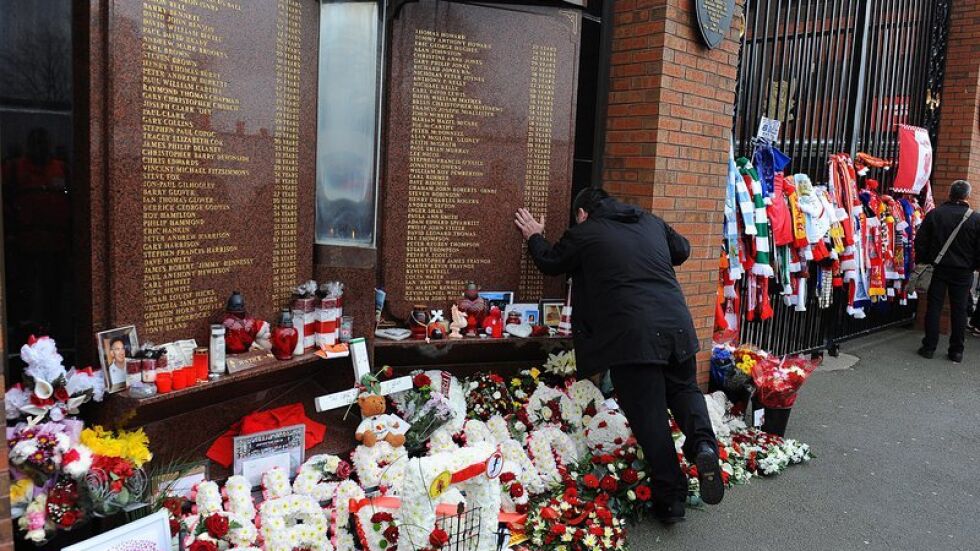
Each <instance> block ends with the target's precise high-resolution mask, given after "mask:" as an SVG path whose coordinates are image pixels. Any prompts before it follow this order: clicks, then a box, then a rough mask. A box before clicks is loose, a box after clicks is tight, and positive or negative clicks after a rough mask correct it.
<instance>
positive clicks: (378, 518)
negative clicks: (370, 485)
mask: <svg viewBox="0 0 980 551" xmlns="http://www.w3.org/2000/svg"><path fill="white" fill-rule="evenodd" d="M392 520H394V517H393V516H391V513H386V512H383V511H381V512H377V513H374V514H373V515H371V523H372V524H379V523H382V522H391V521H392Z"/></svg>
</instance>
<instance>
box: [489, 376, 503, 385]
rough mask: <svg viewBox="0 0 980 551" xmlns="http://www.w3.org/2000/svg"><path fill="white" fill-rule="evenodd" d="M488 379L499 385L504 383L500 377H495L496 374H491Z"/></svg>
mask: <svg viewBox="0 0 980 551" xmlns="http://www.w3.org/2000/svg"><path fill="white" fill-rule="evenodd" d="M489 378H490V381H491V382H493V383H497V384H500V383H502V382H504V379H503V377H501V376H500V375H497V374H496V373H491V374H490V377H489Z"/></svg>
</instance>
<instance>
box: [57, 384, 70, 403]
mask: <svg viewBox="0 0 980 551" xmlns="http://www.w3.org/2000/svg"><path fill="white" fill-rule="evenodd" d="M69 398H71V395H70V394H68V391H67V390H65V387H58V389H56V390H55V391H54V399H55V400H57V401H59V402H67V401H68V399H69Z"/></svg>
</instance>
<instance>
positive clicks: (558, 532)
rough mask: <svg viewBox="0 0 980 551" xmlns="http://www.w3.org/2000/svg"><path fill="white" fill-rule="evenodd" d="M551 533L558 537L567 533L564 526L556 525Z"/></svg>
mask: <svg viewBox="0 0 980 551" xmlns="http://www.w3.org/2000/svg"><path fill="white" fill-rule="evenodd" d="M551 533H552V534H554V535H556V536H560V535H562V534H564V533H565V525H564V524H555V525H553V526H552V527H551Z"/></svg>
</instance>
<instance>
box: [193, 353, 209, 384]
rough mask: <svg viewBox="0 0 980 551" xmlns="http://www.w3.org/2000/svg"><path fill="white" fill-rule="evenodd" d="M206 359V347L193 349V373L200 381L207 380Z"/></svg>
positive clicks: (207, 357)
mask: <svg viewBox="0 0 980 551" xmlns="http://www.w3.org/2000/svg"><path fill="white" fill-rule="evenodd" d="M208 359H209V356H208V349H207V348H195V349H194V375H195V376H196V377H197V380H198V381H199V382H202V383H203V382H205V381H207V380H208Z"/></svg>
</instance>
